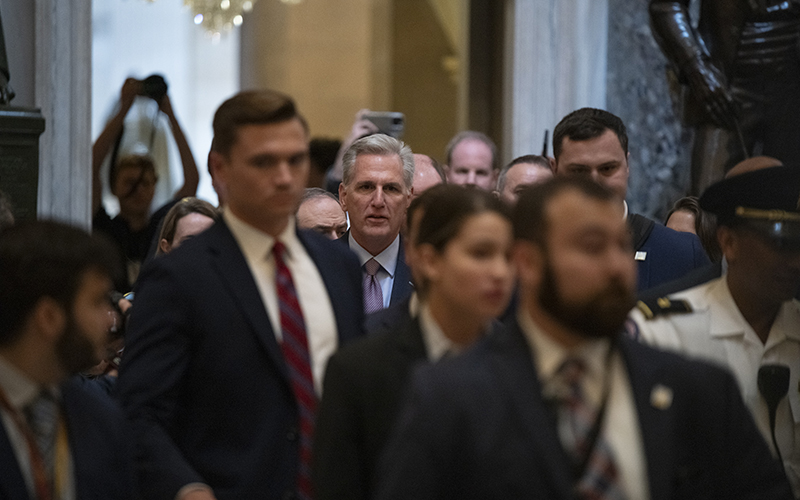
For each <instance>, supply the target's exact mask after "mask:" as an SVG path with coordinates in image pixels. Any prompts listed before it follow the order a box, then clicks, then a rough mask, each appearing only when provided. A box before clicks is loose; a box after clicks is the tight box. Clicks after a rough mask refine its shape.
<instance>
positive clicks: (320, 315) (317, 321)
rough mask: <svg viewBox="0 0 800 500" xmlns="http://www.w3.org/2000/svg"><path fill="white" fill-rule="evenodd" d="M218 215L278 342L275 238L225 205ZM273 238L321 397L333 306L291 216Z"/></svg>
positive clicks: (331, 343)
mask: <svg viewBox="0 0 800 500" xmlns="http://www.w3.org/2000/svg"><path fill="white" fill-rule="evenodd" d="M222 216H223V218H224V219H225V223H226V224H227V225H228V228H230V230H231V233H233V237H234V238H235V239H236V242H237V243H238V244H239V248H240V249H241V250H242V253H243V254H244V258H245V260H246V261H247V265H248V267H249V268H250V272H251V274H252V275H253V278H254V279H255V282H256V285H257V286H258V291H259V292H260V293H261V300H262V301H263V302H264V307H265V308H266V310H267V315H268V316H269V320H270V323H271V324H272V330H273V331H274V332H275V337H276V339H277V340H278V342H281V340H282V334H281V320H280V309H279V306H278V293H277V290H276V285H275V258H274V257H273V255H272V247H273V245H274V244H275V238H273V237H272V236H270V235H268V234H266V233H264V232H262V231H259V230H258V229H256V228H254V227H252V226H250V225H248V224H247V223H245V222H244V221H242V220H241V219H239V218H237V217H236V216H235V215H234V214H233V213H232V212H231V211H230V210H229V209H228V208H227V207H226V208H225V209H223V213H222ZM277 239H278V240H280V241H281V242H282V243H283V244H284V245H285V246H286V253H285V254H284V259H285V262H286V266H287V267H288V268H289V272H291V274H292V281H293V282H294V287H295V290H296V291H297V300H298V302H299V303H300V309H301V310H302V311H303V320H304V321H305V325H306V336H307V337H308V349H309V355H310V357H311V372H312V374H313V376H314V388H315V390H316V392H317V395H319V396H321V395H322V379H323V376H324V373H325V365H326V364H327V363H328V358H329V357H330V356H331V354H333V353H334V351H336V348H337V346H338V343H339V341H338V338H339V337H338V335H337V328H336V317H335V316H334V313H333V306H332V305H331V300H330V297H328V291H327V289H326V288H325V283H324V282H323V281H322V276H321V275H320V274H319V270H318V269H317V266H316V264H315V263H314V261H313V260H311V257H310V256H309V255H308V252H307V251H306V249H305V247H304V246H303V244H302V243H301V242H300V240H299V239H298V238H297V232H296V231H295V221H294V218H290V220H289V224H287V226H286V229H284V231H283V232H282V233H281V234H280V235H279V236H278V238H277Z"/></svg>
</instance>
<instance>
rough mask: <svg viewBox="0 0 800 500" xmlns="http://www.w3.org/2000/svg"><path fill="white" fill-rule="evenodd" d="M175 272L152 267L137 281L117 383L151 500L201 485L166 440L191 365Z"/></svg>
mask: <svg viewBox="0 0 800 500" xmlns="http://www.w3.org/2000/svg"><path fill="white" fill-rule="evenodd" d="M173 274H174V268H173V271H172V272H170V270H168V268H167V267H166V266H165V265H164V261H163V260H156V261H154V262H153V263H152V264H151V265H150V266H149V267H148V268H147V270H146V272H145V275H144V276H143V277H142V279H141V280H140V286H139V288H138V289H137V292H136V302H135V305H134V307H133V309H132V312H131V318H130V325H129V328H128V338H127V339H126V347H125V354H124V356H123V361H122V366H121V369H120V378H119V392H118V394H119V398H120V401H121V403H122V405H123V408H124V409H125V413H126V415H127V417H128V419H129V421H130V422H131V426H132V429H133V434H134V438H135V440H136V447H137V449H136V455H137V465H138V472H139V482H140V485H141V489H142V493H143V494H144V497H145V498H149V499H160V498H163V499H172V498H174V496H175V494H176V493H177V492H178V490H179V489H180V488H181V487H183V486H184V485H186V484H188V483H193V482H203V478H202V477H200V475H199V474H198V473H197V472H196V471H195V470H194V469H193V468H192V467H191V466H190V464H189V463H188V462H187V460H186V457H184V456H183V455H182V454H181V452H180V451H179V450H178V449H177V447H176V446H175V444H174V442H173V441H172V439H171V438H170V436H169V434H168V429H167V427H168V425H169V422H170V421H171V419H172V417H173V415H174V413H175V412H176V409H177V407H178V394H179V389H180V386H181V384H182V381H183V377H184V374H185V373H186V371H187V368H188V365H189V360H190V350H191V342H190V332H189V331H187V330H188V328H187V325H188V324H189V321H188V316H189V315H190V313H189V310H188V308H189V304H188V303H189V300H187V299H186V295H185V294H183V293H181V291H180V290H179V289H178V283H179V280H177V279H175V276H174V275H173Z"/></svg>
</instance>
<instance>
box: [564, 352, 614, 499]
mask: <svg viewBox="0 0 800 500" xmlns="http://www.w3.org/2000/svg"><path fill="white" fill-rule="evenodd" d="M556 374H557V376H559V377H561V380H562V382H563V383H564V385H565V388H566V389H567V391H566V395H565V396H564V397H563V398H562V401H561V404H562V405H563V408H564V409H565V410H566V414H567V415H568V419H569V424H570V428H571V430H572V435H573V437H574V440H575V441H574V446H572V447H567V448H568V451H569V452H570V453H571V454H572V457H573V459H574V460H575V463H581V462H582V461H583V460H584V458H585V457H586V454H587V453H589V452H591V454H592V455H591V457H589V459H588V463H587V465H586V470H585V471H583V476H582V477H581V478H580V479H579V480H578V484H577V485H576V492H577V494H578V498H580V499H585V500H611V499H614V500H624V499H625V498H626V497H625V494H624V493H623V491H622V489H621V487H620V484H619V471H618V470H617V466H616V464H615V463H614V455H613V451H612V450H611V447H610V446H609V445H608V443H607V442H606V441H605V440H604V439H603V438H602V436H598V437H597V441H596V442H595V443H594V448H593V449H592V450H588V449H587V448H588V447H589V446H590V443H589V440H590V433H591V430H592V427H593V426H594V424H595V419H596V418H597V411H596V410H595V409H594V408H593V405H591V404H590V403H589V401H587V399H586V397H585V396H584V394H583V390H582V389H581V379H582V378H583V377H584V376H585V375H586V366H585V365H584V363H583V361H582V360H580V359H578V358H567V359H566V360H565V361H564V363H563V364H562V365H561V366H560V367H559V369H558V370H557V371H556ZM606 376H609V377H610V376H611V374H607V375H606ZM569 448H571V449H569Z"/></svg>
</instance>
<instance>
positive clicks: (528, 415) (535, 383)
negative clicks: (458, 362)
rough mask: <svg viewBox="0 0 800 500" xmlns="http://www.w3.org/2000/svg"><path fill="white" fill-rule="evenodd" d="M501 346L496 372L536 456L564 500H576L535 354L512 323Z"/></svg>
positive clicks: (501, 337) (495, 360)
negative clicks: (542, 385) (532, 353)
mask: <svg viewBox="0 0 800 500" xmlns="http://www.w3.org/2000/svg"><path fill="white" fill-rule="evenodd" d="M497 343H502V347H501V349H502V351H501V352H500V353H498V354H499V355H495V356H494V357H493V360H492V361H493V364H494V369H495V371H496V373H498V375H499V376H500V378H501V379H502V380H501V382H502V383H503V385H504V386H505V387H504V390H505V391H506V393H508V394H509V395H510V396H511V397H512V398H513V400H514V403H515V405H516V406H517V408H518V411H517V412H516V413H517V414H518V415H519V417H520V421H521V423H522V425H523V427H524V429H525V431H526V432H527V434H528V437H530V439H531V441H532V442H533V445H534V446H533V448H532V449H533V450H534V451H533V453H534V454H535V456H536V457H538V458H539V459H540V460H541V462H542V463H543V465H544V468H545V469H546V470H547V477H548V478H549V479H550V481H551V482H552V483H553V489H554V490H555V491H559V492H560V493H561V498H572V493H571V491H572V484H571V483H572V481H571V477H570V474H569V471H570V470H571V468H570V465H569V460H568V458H567V456H566V454H565V452H564V450H563V448H562V446H561V442H560V441H559V438H558V435H557V433H556V423H555V420H554V417H553V416H552V415H551V413H550V412H549V411H548V410H547V408H546V405H545V402H544V400H543V399H542V397H541V394H542V387H541V383H540V382H539V377H538V375H537V371H536V367H535V366H534V364H533V361H532V358H531V354H530V352H531V351H530V348H529V347H528V344H527V342H526V341H525V339H524V336H523V334H522V331H521V330H520V328H519V325H517V322H516V321H513V322H511V324H510V325H509V329H508V333H507V334H504V335H497V336H495V344H497Z"/></svg>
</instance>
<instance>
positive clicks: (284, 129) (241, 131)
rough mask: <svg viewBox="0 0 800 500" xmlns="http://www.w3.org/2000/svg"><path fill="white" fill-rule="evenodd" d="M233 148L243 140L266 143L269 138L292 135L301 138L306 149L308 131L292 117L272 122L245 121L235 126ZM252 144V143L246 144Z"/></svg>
mask: <svg viewBox="0 0 800 500" xmlns="http://www.w3.org/2000/svg"><path fill="white" fill-rule="evenodd" d="M234 137H235V140H234V141H233V148H236V147H237V146H241V145H242V144H243V143H244V142H245V141H248V142H250V141H254V140H258V141H260V142H263V143H266V142H268V141H271V140H275V139H279V138H283V137H292V138H294V139H302V140H303V142H304V143H305V147H306V149H308V142H309V137H308V131H306V129H305V128H304V127H303V123H302V122H301V121H300V120H299V119H298V118H292V119H289V120H284V121H280V122H273V123H246V124H244V125H239V126H238V127H236V132H235V136H234ZM248 146H252V144H248Z"/></svg>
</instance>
